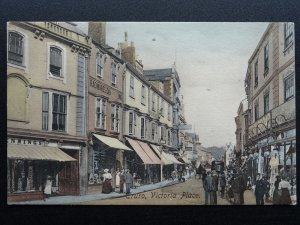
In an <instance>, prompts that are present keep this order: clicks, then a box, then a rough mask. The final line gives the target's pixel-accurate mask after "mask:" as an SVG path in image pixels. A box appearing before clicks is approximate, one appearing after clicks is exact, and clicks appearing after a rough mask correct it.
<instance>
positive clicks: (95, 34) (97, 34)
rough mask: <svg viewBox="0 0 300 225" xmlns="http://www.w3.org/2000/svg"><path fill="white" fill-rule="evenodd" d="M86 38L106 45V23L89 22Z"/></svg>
mask: <svg viewBox="0 0 300 225" xmlns="http://www.w3.org/2000/svg"><path fill="white" fill-rule="evenodd" d="M88 36H90V37H91V38H92V39H93V40H94V41H95V42H97V43H98V44H105V43H106V22H89V27H88Z"/></svg>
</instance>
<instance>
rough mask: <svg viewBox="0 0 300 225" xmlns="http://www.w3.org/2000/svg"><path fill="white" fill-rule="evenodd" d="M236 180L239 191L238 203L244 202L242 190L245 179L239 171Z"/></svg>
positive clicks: (245, 184)
mask: <svg viewBox="0 0 300 225" xmlns="http://www.w3.org/2000/svg"><path fill="white" fill-rule="evenodd" d="M238 182H239V191H240V197H239V200H240V204H241V205H243V204H244V192H245V191H246V186H247V181H246V180H245V178H244V176H243V174H242V173H241V172H240V174H239V176H238Z"/></svg>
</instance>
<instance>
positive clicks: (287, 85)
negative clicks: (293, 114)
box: [284, 75, 294, 101]
mask: <svg viewBox="0 0 300 225" xmlns="http://www.w3.org/2000/svg"><path fill="white" fill-rule="evenodd" d="M293 96H294V75H291V76H289V77H288V78H286V79H285V80H284V100H285V101H287V100H288V99H290V98H291V97H293Z"/></svg>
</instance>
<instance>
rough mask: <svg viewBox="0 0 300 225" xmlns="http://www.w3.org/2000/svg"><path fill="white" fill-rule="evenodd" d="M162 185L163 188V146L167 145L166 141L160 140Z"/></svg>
mask: <svg viewBox="0 0 300 225" xmlns="http://www.w3.org/2000/svg"><path fill="white" fill-rule="evenodd" d="M160 144H161V145H160V185H161V186H162V180H163V163H162V160H161V159H162V151H163V144H166V140H163V139H161V140H160Z"/></svg>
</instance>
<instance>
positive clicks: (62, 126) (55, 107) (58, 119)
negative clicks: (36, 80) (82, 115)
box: [52, 93, 67, 131]
mask: <svg viewBox="0 0 300 225" xmlns="http://www.w3.org/2000/svg"><path fill="white" fill-rule="evenodd" d="M66 116H67V104H66V96H65V95H60V94H55V93H53V99H52V130H60V131H65V130H66Z"/></svg>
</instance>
